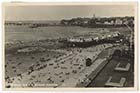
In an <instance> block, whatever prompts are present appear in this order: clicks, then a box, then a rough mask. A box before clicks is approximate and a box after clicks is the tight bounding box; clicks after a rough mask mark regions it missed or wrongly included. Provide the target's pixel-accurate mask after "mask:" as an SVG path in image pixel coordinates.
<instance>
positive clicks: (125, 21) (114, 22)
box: [5, 15, 134, 28]
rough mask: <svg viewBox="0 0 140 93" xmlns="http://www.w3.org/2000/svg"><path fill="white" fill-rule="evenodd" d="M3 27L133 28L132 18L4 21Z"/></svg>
mask: <svg viewBox="0 0 140 93" xmlns="http://www.w3.org/2000/svg"><path fill="white" fill-rule="evenodd" d="M5 25H28V26H29V27H31V28H36V27H43V26H82V27H112V26H113V27H114V26H115V27H122V26H126V25H129V26H131V27H133V26H134V17H133V16H125V17H95V15H93V17H91V18H86V17H84V18H82V17H77V18H72V19H62V20H60V21H6V22H5Z"/></svg>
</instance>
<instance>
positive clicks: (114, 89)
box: [0, 0, 139, 93]
mask: <svg viewBox="0 0 140 93" xmlns="http://www.w3.org/2000/svg"><path fill="white" fill-rule="evenodd" d="M6 1H8V0H6ZM22 1H23V0H22ZM41 1H42V0H41ZM56 1H58V0H56ZM63 1H65V0H62V2H63ZM76 1H77V0H76ZM78 1H79V0H78ZM80 1H83V0H80ZM88 1H91V0H88ZM99 1H102V0H99ZM109 1H110V0H109ZM117 1H118V0H117ZM117 1H116V2H117ZM127 1H128V0H127ZM24 2H27V0H24ZM123 2H126V1H123ZM132 2H133V1H132ZM17 4H19V3H17ZM40 4H41V3H40ZM88 4H91V3H89V2H88ZM137 11H138V10H137ZM136 19H138V16H137V17H136ZM1 20H2V19H1ZM136 22H137V23H138V21H137V20H136ZM138 27H139V26H136V25H135V29H137V31H138ZM1 31H2V29H1ZM0 34H1V33H0ZM1 36H2V35H1ZM135 36H136V37H135V40H136V42H137V40H138V32H137V33H136V31H135ZM137 43H138V42H137ZM137 43H136V47H135V49H137V50H135V54H136V55H137V54H138V52H137V51H138V50H139V49H138V44H137ZM0 44H2V40H1V43H0ZM1 53H2V52H1ZM1 58H2V56H1ZM136 60H137V61H138V58H136ZM135 66H136V67H135V71H138V64H137V65H136V64H135ZM0 67H1V66H0ZM136 74H137V75H138V72H136ZM0 77H2V75H1V73H0ZM136 79H137V77H135V80H136ZM0 83H1V84H2V82H0ZM137 86H138V80H137V83H136V82H135V88H136V89H135V90H137V89H138V87H137ZM0 88H1V87H0ZM73 89H74V91H79V89H80V91H81V88H78V89H77V88H76V89H75V88H68V89H66V88H61V89H59V90H58V88H57V89H56V90H55V91H68V90H70V91H73ZM28 90H36V89H28ZM40 90H44V88H43V89H39V90H38V92H39V91H40ZM45 90H46V89H45ZM47 90H48V89H47ZM93 90H94V91H99V90H101V88H97V89H95V88H94V89H91V88H86V89H84V90H83V89H82V91H93ZM104 90H108V89H102V91H104ZM109 90H110V89H109ZM116 90H117V91H120V88H119V90H118V88H113V90H112V88H111V91H112V92H113V91H116ZM121 90H127V91H129V90H134V89H133V88H129V89H128V88H125V89H124V88H123V89H121ZM49 91H54V88H50V89H49ZM13 93H15V92H14V91H13Z"/></svg>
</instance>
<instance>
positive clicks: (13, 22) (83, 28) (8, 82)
mask: <svg viewBox="0 0 140 93" xmlns="http://www.w3.org/2000/svg"><path fill="white" fill-rule="evenodd" d="M136 9H137V4H136V3H130V2H129V3H88V4H85V3H59V4H53V3H51V4H47V3H43V4H37V3H33V4H30V3H26V4H14V3H13V4H12V3H11V4H3V27H4V31H3V33H4V34H3V44H4V49H3V51H4V60H3V74H4V79H3V82H4V85H3V87H4V88H5V89H16V88H20V89H26V88H32V89H35V88H38V89H39V88H46V89H47V88H93V89H94V88H105V89H107V88H118V89H119V88H134V87H136V85H137V84H136V83H137V82H136V79H137V73H136V70H137V67H136V64H137V60H136V51H137V50H136V44H137V42H136V33H137V29H136V25H137V22H136V21H137V19H136V16H137V10H136Z"/></svg>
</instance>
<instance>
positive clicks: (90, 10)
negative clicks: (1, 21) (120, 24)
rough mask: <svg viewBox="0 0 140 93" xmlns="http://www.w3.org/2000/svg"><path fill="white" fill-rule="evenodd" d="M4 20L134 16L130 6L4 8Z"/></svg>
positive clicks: (132, 7)
mask: <svg viewBox="0 0 140 93" xmlns="http://www.w3.org/2000/svg"><path fill="white" fill-rule="evenodd" d="M4 13H5V20H61V19H70V18H76V17H92V16H93V14H95V16H96V17H122V16H134V6H132V5H86V6H82V5H73V6H72V5H70V6H62V5H61V6H60V5H59V6H58V5H57V6H5V12H4Z"/></svg>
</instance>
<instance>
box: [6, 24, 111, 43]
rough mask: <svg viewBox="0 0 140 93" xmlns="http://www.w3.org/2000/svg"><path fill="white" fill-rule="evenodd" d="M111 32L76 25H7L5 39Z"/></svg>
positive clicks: (42, 38)
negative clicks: (34, 26)
mask: <svg viewBox="0 0 140 93" xmlns="http://www.w3.org/2000/svg"><path fill="white" fill-rule="evenodd" d="M108 32H110V31H109V30H108V29H102V28H84V27H76V26H52V27H51V26H50V27H39V28H29V27H28V26H6V27H5V40H6V42H10V41H16V40H20V41H36V40H44V39H48V38H54V39H56V38H66V37H71V36H77V35H95V36H97V35H99V34H101V33H102V34H104V33H108Z"/></svg>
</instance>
